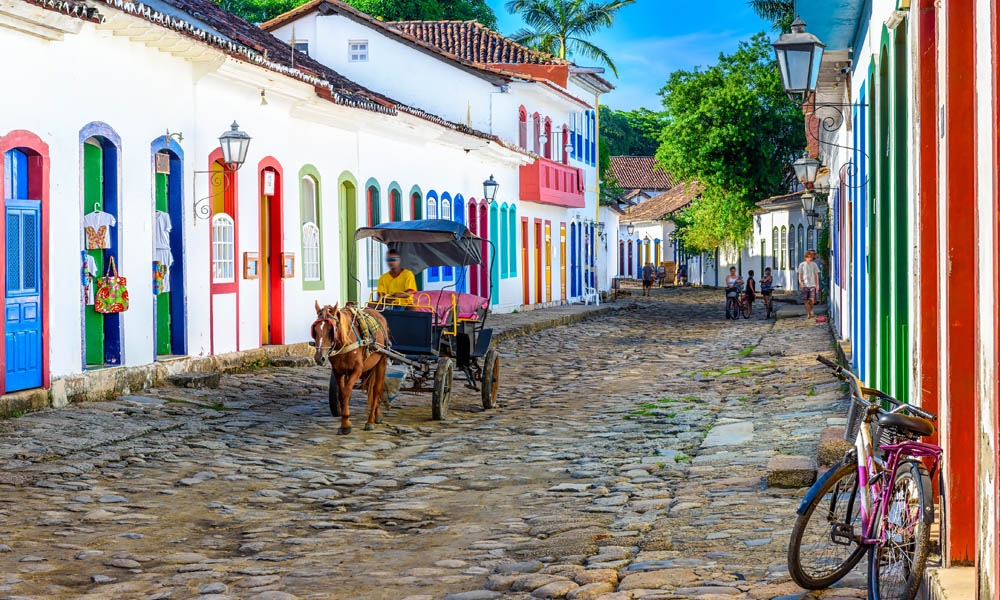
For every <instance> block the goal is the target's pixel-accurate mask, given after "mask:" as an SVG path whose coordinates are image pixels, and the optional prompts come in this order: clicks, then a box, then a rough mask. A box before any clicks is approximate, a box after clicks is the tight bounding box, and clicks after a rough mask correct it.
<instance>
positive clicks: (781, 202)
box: [754, 190, 805, 213]
mask: <svg viewBox="0 0 1000 600" xmlns="http://www.w3.org/2000/svg"><path fill="white" fill-rule="evenodd" d="M803 192H805V190H799V191H797V192H792V193H790V194H781V195H779V196H771V197H770V198H766V199H764V200H761V201H760V202H758V203H757V206H758V207H759V209H760V210H757V211H754V212H756V213H763V212H768V211H772V210H780V209H782V208H795V207H797V206H798V207H801V206H802V199H801V198H802V193H803Z"/></svg>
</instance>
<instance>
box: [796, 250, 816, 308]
mask: <svg viewBox="0 0 1000 600" xmlns="http://www.w3.org/2000/svg"><path fill="white" fill-rule="evenodd" d="M815 260H816V251H815V250H810V251H808V252H806V256H805V260H804V261H802V262H801V263H799V266H798V268H797V269H795V272H796V273H797V274H798V277H799V290H800V294H801V295H802V301H803V302H804V303H805V305H806V318H807V319H814V318H816V315H815V314H814V313H813V306H815V305H816V297H817V292H818V291H819V265H817V264H816V263H815V262H814V261H815Z"/></svg>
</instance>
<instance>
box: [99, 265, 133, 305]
mask: <svg viewBox="0 0 1000 600" xmlns="http://www.w3.org/2000/svg"><path fill="white" fill-rule="evenodd" d="M94 310H96V311H97V312H99V313H102V314H112V313H120V312H125V311H126V310H128V288H127V286H126V282H125V278H124V277H119V276H118V267H116V266H115V257H114V256H111V257H109V258H108V270H107V274H106V275H105V276H104V277H100V278H98V279H97V301H96V302H95V303H94Z"/></svg>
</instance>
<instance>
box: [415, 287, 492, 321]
mask: <svg viewBox="0 0 1000 600" xmlns="http://www.w3.org/2000/svg"><path fill="white" fill-rule="evenodd" d="M453 296H454V297H455V299H456V303H457V308H458V320H459V321H481V320H482V319H483V317H484V316H485V315H486V309H487V308H488V307H489V300H487V299H486V298H483V297H482V296H476V295H475V294H466V293H464V292H456V291H453V290H425V291H422V292H417V293H416V295H414V297H413V302H414V305H413V306H412V307H411V308H410V310H426V311H433V312H434V325H435V326H438V327H443V326H445V325H447V324H450V322H451V310H452V297H453Z"/></svg>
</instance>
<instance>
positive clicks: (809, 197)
mask: <svg viewBox="0 0 1000 600" xmlns="http://www.w3.org/2000/svg"><path fill="white" fill-rule="evenodd" d="M802 210H803V211H804V212H805V213H806V214H809V213H813V214H815V212H816V196H814V195H813V193H812V192H803V193H802Z"/></svg>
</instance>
